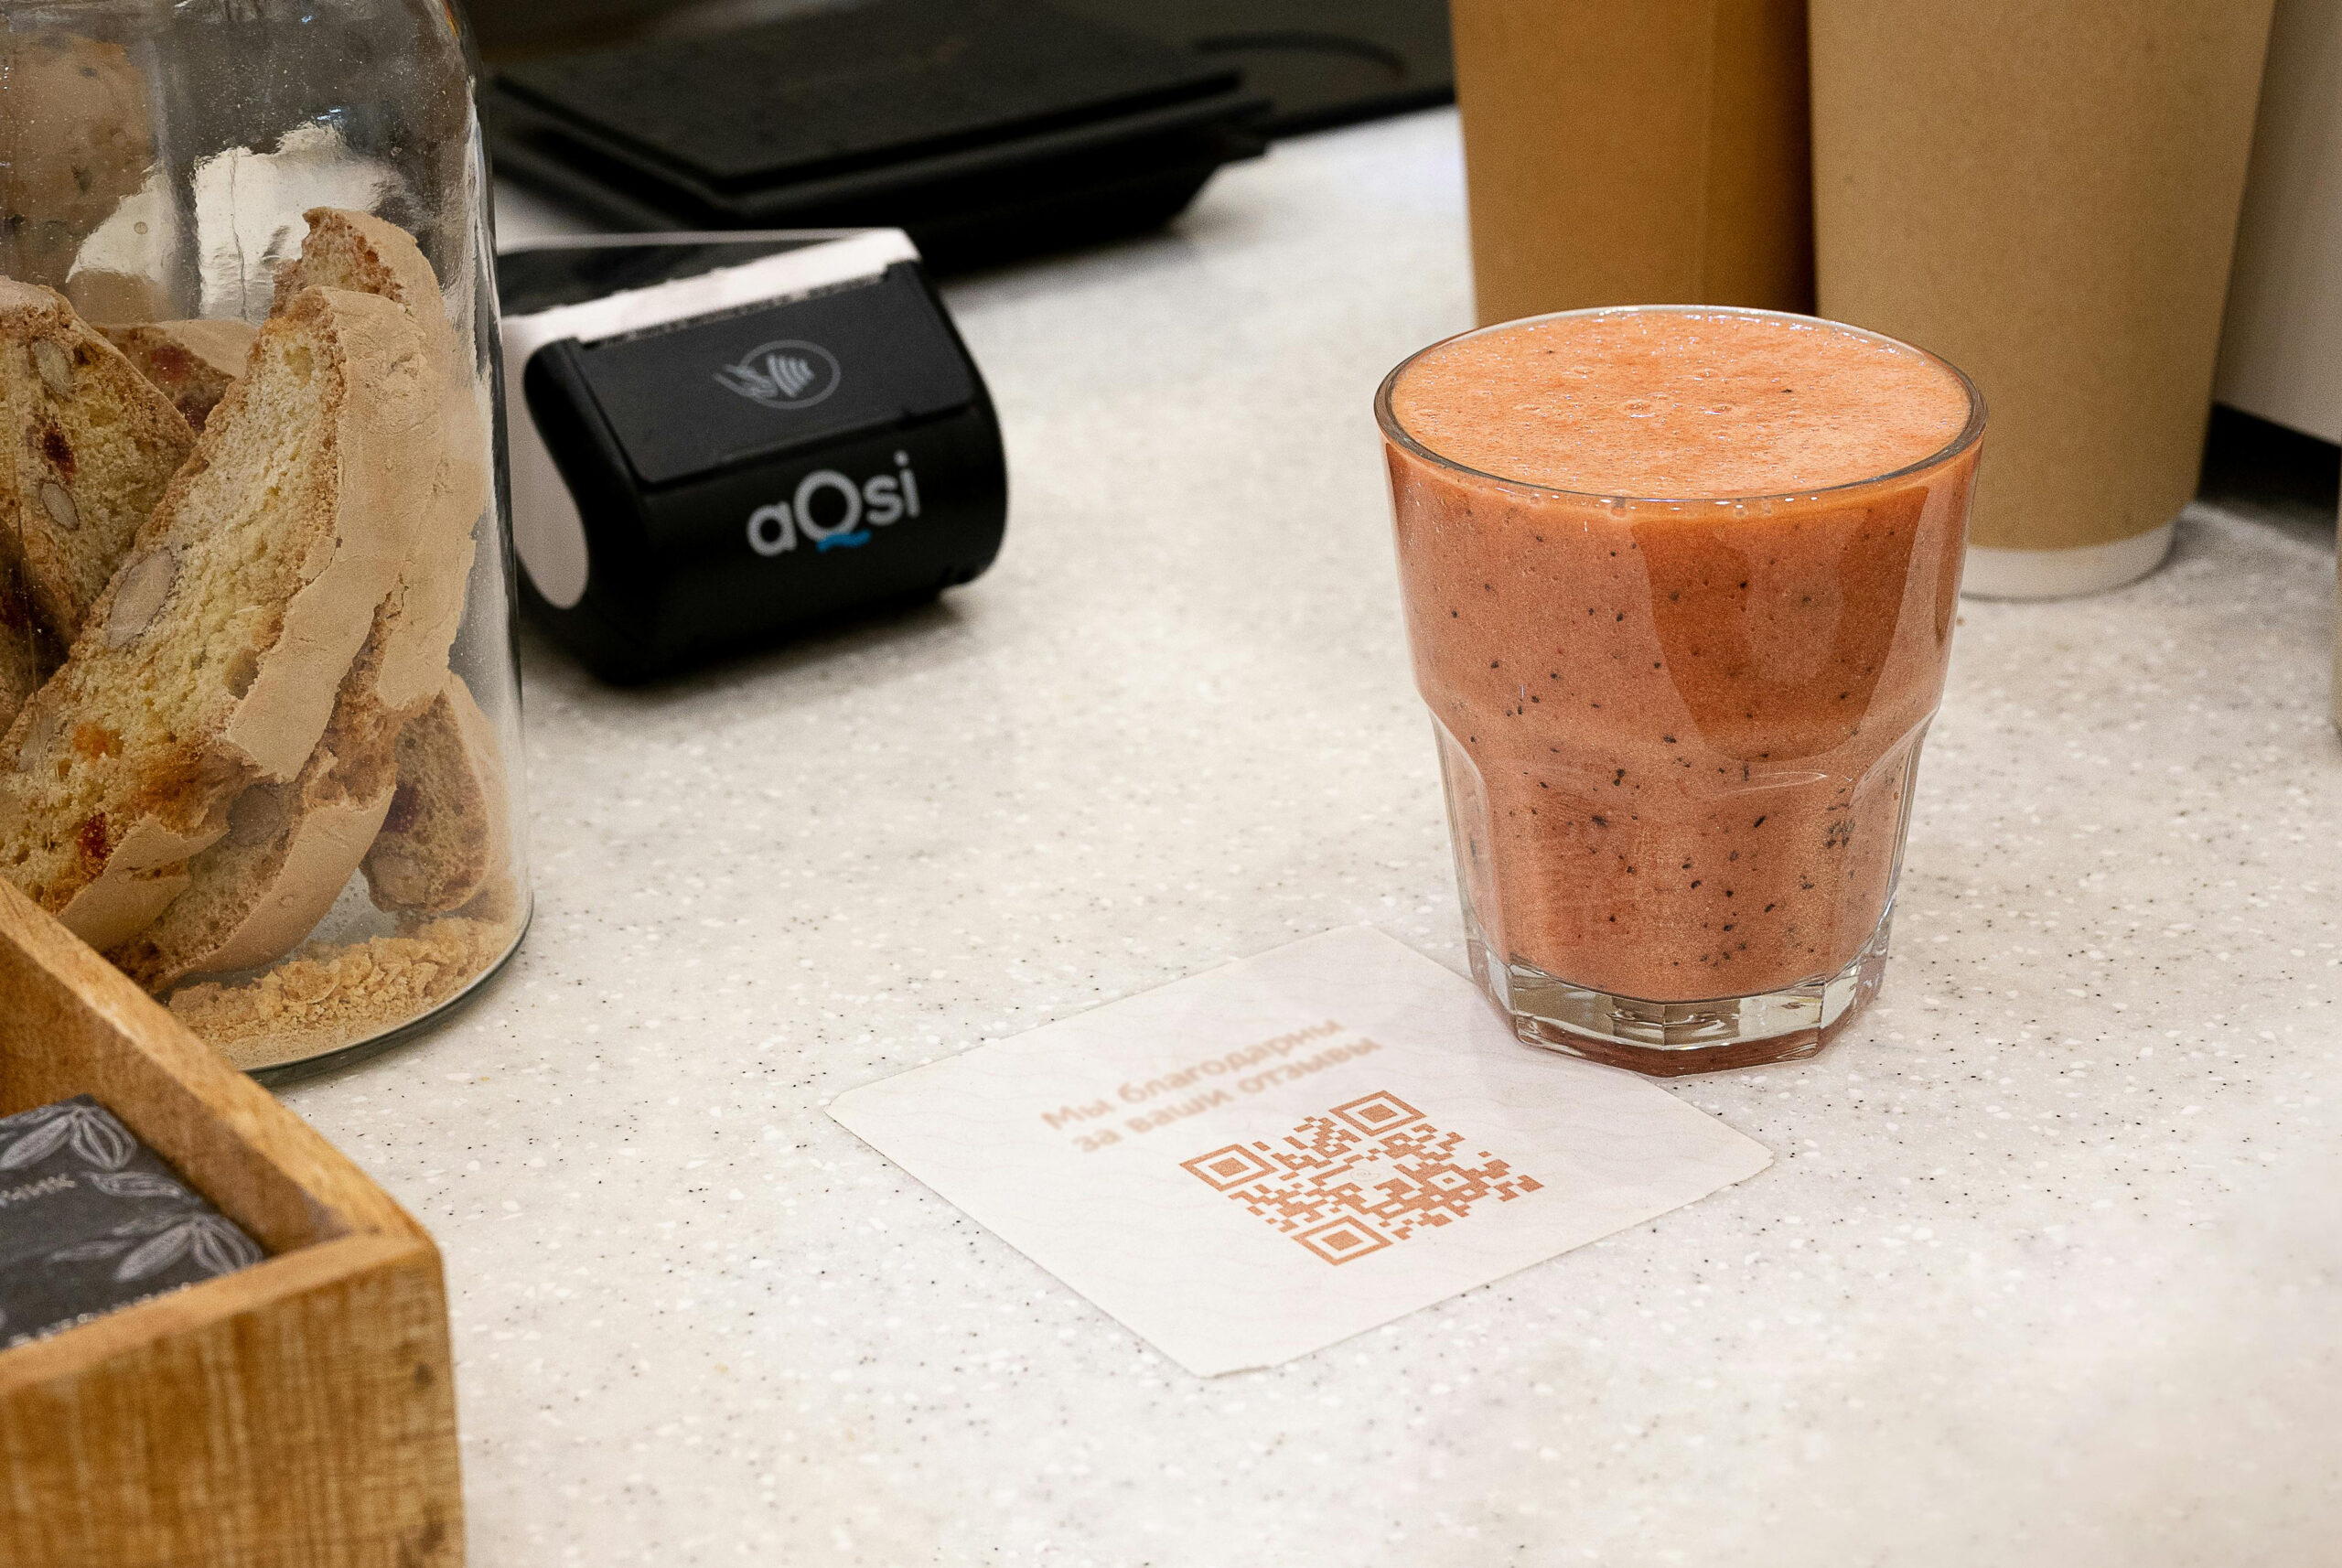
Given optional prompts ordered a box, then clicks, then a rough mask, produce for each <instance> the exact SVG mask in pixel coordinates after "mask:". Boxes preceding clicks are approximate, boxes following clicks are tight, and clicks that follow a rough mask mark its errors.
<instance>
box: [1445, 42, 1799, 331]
mask: <svg viewBox="0 0 2342 1568" xmlns="http://www.w3.org/2000/svg"><path fill="white" fill-rule="evenodd" d="M1805 4H1806V0H1452V5H1451V15H1452V17H1453V22H1454V27H1455V37H1456V102H1458V104H1459V105H1460V106H1461V108H1462V111H1463V116H1464V163H1465V170H1466V181H1467V183H1468V185H1469V188H1470V198H1471V213H1472V275H1473V282H1474V285H1475V289H1476V293H1477V304H1478V311H1479V317H1480V320H1481V322H1482V323H1483V324H1487V323H1489V322H1496V321H1509V320H1511V319H1512V318H1513V317H1520V316H1535V315H1541V314H1542V313H1544V312H1546V311H1551V310H1574V309H1578V308H1581V307H1584V306H1600V305H1653V304H1678V305H1751V306H1764V307H1767V308H1769V309H1774V310H1790V311H1808V310H1810V309H1811V308H1812V307H1813V244H1812V222H1811V216H1810V215H1811V210H1812V208H1811V178H1812V175H1811V160H1810V153H1809V146H1808V142H1807V138H1806V124H1807V118H1806V94H1805V61H1806V54H1805Z"/></svg>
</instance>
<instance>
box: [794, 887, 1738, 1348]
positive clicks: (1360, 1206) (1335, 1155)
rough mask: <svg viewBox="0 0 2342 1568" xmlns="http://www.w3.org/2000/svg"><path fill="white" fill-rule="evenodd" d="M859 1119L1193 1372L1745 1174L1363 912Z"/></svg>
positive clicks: (1042, 1036) (866, 1099) (1447, 1286)
mask: <svg viewBox="0 0 2342 1568" xmlns="http://www.w3.org/2000/svg"><path fill="white" fill-rule="evenodd" d="M830 1114H831V1115H833V1116H834V1117H835V1118H837V1120H838V1121H839V1122H843V1124H844V1125H845V1126H846V1127H847V1128H849V1129H850V1130H852V1131H853V1132H854V1133H855V1134H857V1135H858V1136H860V1137H862V1138H863V1139H865V1141H867V1142H868V1143H870V1144H872V1145H874V1146H875V1147H876V1148H877V1149H878V1150H880V1151H881V1152H882V1153H884V1154H885V1155H887V1156H888V1157H889V1158H891V1159H893V1160H895V1161H896V1162H897V1164H899V1165H902V1166H903V1168H904V1169H906V1170H908V1171H909V1172H910V1173H911V1174H912V1175H913V1176H917V1177H918V1178H919V1180H920V1181H922V1182H925V1183H926V1184H927V1185H928V1186H929V1187H933V1188H934V1189H935V1190H936V1191H937V1192H938V1193H940V1194H941V1195H942V1196H943V1197H946V1198H948V1199H950V1200H951V1202H953V1203H955V1204H957V1205H959V1207H960V1208H963V1209H965V1210H966V1211H967V1212H968V1213H969V1214H970V1215H972V1216H973V1217H974V1218H975V1219H977V1220H978V1221H979V1222H980V1223H982V1224H983V1225H984V1226H985V1227H986V1228H988V1229H989V1230H993V1231H994V1232H996V1233H997V1234H998V1235H1000V1236H1001V1237H1002V1238H1003V1239H1004V1240H1007V1241H1008V1242H1009V1243H1010V1244H1011V1245H1012V1246H1014V1247H1015V1248H1017V1249H1018V1250H1019V1251H1023V1252H1024V1253H1026V1255H1027V1256H1028V1257H1030V1258H1032V1259H1033V1260H1034V1261H1035V1262H1037V1263H1039V1264H1040V1265H1041V1266H1042V1267H1043V1268H1045V1269H1047V1270H1048V1271H1049V1272H1050V1273H1053V1274H1055V1275H1057V1277H1058V1278H1059V1279H1060V1280H1063V1281H1064V1282H1065V1283H1067V1284H1068V1285H1069V1286H1071V1287H1072V1288H1073V1289H1074V1290H1077V1291H1079V1292H1080V1293H1081V1294H1083V1295H1085V1296H1087V1297H1088V1298H1089V1299H1090V1300H1091V1301H1092V1302H1095V1303H1096V1304H1097V1305H1099V1306H1101V1307H1102V1308H1103V1309H1105V1310H1106V1311H1107V1312H1108V1313H1111V1314H1112V1316H1114V1317H1116V1318H1117V1319H1119V1320H1120V1321H1121V1322H1122V1323H1123V1324H1124V1325H1125V1326H1128V1327H1129V1328H1131V1329H1132V1330H1133V1332H1135V1333H1137V1334H1138V1335H1140V1336H1141V1337H1144V1338H1145V1339H1147V1340H1148V1341H1150V1342H1151V1343H1152V1344H1154V1345H1155V1348H1157V1349H1159V1350H1161V1351H1162V1352H1163V1353H1164V1354H1165V1355H1166V1356H1168V1357H1170V1358H1171V1359H1173V1360H1175V1361H1176V1362H1178V1363H1179V1364H1180V1365H1181V1366H1183V1367H1185V1368H1187V1369H1188V1370H1189V1371H1191V1372H1196V1373H1199V1374H1202V1375H1205V1376H1210V1375H1213V1374H1217V1373H1220V1372H1231V1371H1236V1370H1240V1369H1244V1368H1248V1367H1264V1366H1272V1365H1274V1364H1275V1363H1277V1362H1280V1361H1284V1360H1289V1359H1292V1358H1294V1357H1295V1356H1302V1355H1306V1354H1307V1353H1308V1352H1310V1351H1312V1350H1316V1349H1320V1348H1324V1347H1325V1346H1327V1345H1331V1344H1333V1343H1334V1342H1335V1341H1337V1340H1339V1339H1344V1338H1347V1337H1349V1336H1350V1335H1353V1334H1357V1333H1359V1332H1362V1331H1363V1330H1365V1329H1369V1328H1373V1327H1376V1326H1380V1325H1381V1324H1384V1323H1388V1322H1390V1321H1391V1319H1393V1318H1395V1317H1400V1316H1403V1315H1405V1314H1407V1313H1410V1312H1413V1311H1414V1310H1415V1309H1416V1308H1417V1307H1422V1306H1428V1305H1431V1304H1432V1303H1434V1302H1436V1301H1441V1300H1444V1299H1445V1298H1446V1297H1448V1296H1451V1295H1455V1294H1458V1293H1460V1292H1463V1291H1466V1290H1470V1289H1471V1288H1472V1287H1473V1286H1475V1285H1481V1284H1486V1283H1488V1282H1489V1281H1490V1280H1494V1279H1499V1278H1500V1277H1502V1276H1503V1275H1506V1274H1509V1273H1513V1272H1514V1271H1515V1270H1518V1269H1523V1268H1526V1267H1528V1266H1529V1265H1530V1264H1531V1263H1535V1262H1542V1261H1543V1260H1545V1259H1547V1258H1551V1257H1552V1256H1553V1255H1554V1254H1556V1253H1559V1252H1564V1251H1568V1250H1569V1249H1570V1248H1572V1247H1577V1246H1582V1245H1584V1244H1585V1243H1586V1242H1588V1241H1593V1240H1598V1239H1600V1238H1601V1237H1604V1236H1607V1235H1609V1234H1611V1233H1612V1232H1613V1231H1617V1230H1624V1229H1626V1228H1627V1227H1628V1226H1630V1225H1635V1224H1638V1223H1640V1222H1641V1221H1643V1220H1646V1219H1650V1218H1652V1217H1653V1216H1655V1215H1660V1214H1664V1213H1666V1212H1667V1211H1668V1210H1669V1209H1671V1208H1681V1206H1682V1205H1684V1204H1687V1203H1690V1202H1692V1201H1693V1200H1694V1199H1697V1198H1701V1197H1706V1196H1707V1195H1708V1194H1709V1193H1712V1192H1714V1191H1715V1190H1716V1189H1717V1188H1719V1187H1725V1186H1728V1185H1730V1184H1731V1183H1733V1182H1736V1181H1740V1180H1742V1179H1744V1178H1746V1177H1747V1176H1754V1175H1755V1174H1756V1172H1758V1171H1760V1170H1763V1169H1764V1168H1765V1167H1766V1166H1767V1165H1769V1164H1771V1163H1772V1156H1771V1155H1769V1154H1767V1152H1766V1151H1765V1149H1764V1148H1763V1146H1762V1145H1760V1144H1756V1143H1755V1142H1753V1141H1752V1140H1750V1139H1748V1138H1746V1137H1744V1136H1743V1135H1742V1134H1740V1133H1736V1132H1735V1131H1733V1130H1732V1129H1731V1128H1729V1127H1727V1126H1725V1125H1724V1123H1723V1122H1718V1121H1716V1120H1715V1119H1714V1117H1712V1116H1709V1115H1707V1114H1706V1113H1704V1112H1701V1111H1698V1110H1696V1109H1694V1108H1693V1107H1692V1106H1689V1105H1686V1104H1684V1103H1683V1102H1682V1101H1680V1100H1678V1099H1676V1098H1675V1097H1674V1096H1673V1095H1671V1094H1670V1093H1668V1092H1667V1091H1666V1090H1663V1089H1660V1088H1659V1087H1658V1086H1657V1085H1655V1084H1652V1083H1650V1082H1648V1081H1646V1080H1645V1079H1639V1078H1637V1077H1636V1076H1634V1075H1633V1074H1632V1073H1628V1072H1622V1071H1619V1070H1617V1069H1612V1068H1605V1067H1597V1066H1595V1065H1594V1064H1592V1063H1590V1062H1583V1061H1579V1060H1576V1059H1575V1058H1570V1057H1565V1056H1561V1055H1558V1054H1556V1053H1553V1052H1551V1051H1544V1050H1539V1049H1536V1048H1534V1047H1528V1046H1524V1045H1522V1044H1521V1043H1520V1041H1518V1040H1516V1039H1514V1038H1513V1036H1512V1035H1511V1032H1510V1031H1509V1029H1507V1028H1506V1026H1505V1025H1504V1022H1503V1020H1502V1019H1501V1018H1499V1016H1498V1015H1497V1014H1496V1013H1495V1011H1494V1010H1493V1009H1491V1008H1490V1007H1489V1006H1488V1002H1487V1001H1486V999H1484V998H1483V997H1482V996H1481V995H1480V993H1479V992H1478V991H1477V989H1475V988H1474V987H1473V985H1472V983H1470V982H1469V981H1467V980H1466V979H1464V978H1463V977H1461V976H1460V975H1457V974H1456V973H1454V972H1451V971H1449V970H1447V969H1445V968H1443V967H1442V966H1441V965H1439V964H1437V963H1434V961H1431V960H1430V959H1427V958H1425V957H1423V955H1422V954H1420V953H1418V952H1416V951H1414V950H1413V949H1411V948H1408V947H1405V946H1403V945H1402V944H1401V943H1399V942H1397V941H1394V940H1391V938H1389V937H1386V936H1384V935H1382V934H1381V933H1380V932H1379V931H1376V930H1373V929H1370V928H1367V927H1363V926H1357V927H1351V928H1348V929H1343V930H1338V931H1328V932H1327V933H1326V934H1325V935H1323V936H1317V937H1311V938H1308V939H1306V940H1303V941H1298V942H1295V943H1293V944H1292V945H1290V946H1288V947H1283V948H1279V949H1277V950H1274V951H1273V952H1267V953H1263V954H1262V955H1261V956H1260V957H1258V958H1252V959H1246V960H1244V961H1241V962H1238V963H1231V964H1228V965H1226V966H1224V967H1222V968H1219V969H1215V970H1212V971H1209V972H1207V973H1204V974H1199V975H1196V976H1194V977H1193V978H1191V979H1187V980H1182V981H1178V982H1176V983H1173V984H1170V985H1166V986H1164V987H1163V988H1162V989H1161V990H1158V991H1150V992H1147V993H1144V995H1139V996H1133V997H1131V998H1129V999H1127V1000H1125V1001H1122V1002H1117V1003H1113V1004H1111V1005H1108V1006H1104V1007H1101V1008H1098V1009H1097V1010H1096V1011H1094V1012H1090V1013H1086V1014H1083V1015H1081V1016H1080V1017H1077V1018H1069V1019H1066V1020H1064V1021H1063V1022H1061V1023H1057V1024H1051V1025H1048V1026H1046V1027H1043V1028H1039V1029H1036V1030H1034V1031H1032V1032H1031V1033H1030V1034H1026V1035H1020V1036H1017V1037H1016V1038H1015V1039H1012V1040H1005V1041H1003V1042H1001V1043H1000V1044H997V1045H992V1046H986V1047H982V1048H980V1049H977V1050H972V1051H969V1052H967V1053H965V1054H964V1055H962V1056H957V1057H953V1058H950V1059H949V1060H946V1061H940V1062H935V1063H932V1064H930V1065H929V1066H927V1067H923V1068H917V1069H913V1070H911V1071H909V1072H907V1073H904V1074H902V1075H900V1076H899V1077H896V1078H890V1079H886V1080H884V1081H882V1082H879V1083H874V1084H869V1085H866V1086H865V1087H864V1088H861V1089H856V1090H851V1091H849V1092H848V1093H845V1094H843V1095H841V1096H840V1097H839V1098H838V1099H837V1100H836V1101H834V1102H833V1104H832V1105H831V1107H830Z"/></svg>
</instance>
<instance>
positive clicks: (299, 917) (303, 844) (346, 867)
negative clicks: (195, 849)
mask: <svg viewBox="0 0 2342 1568" xmlns="http://www.w3.org/2000/svg"><path fill="white" fill-rule="evenodd" d="M395 616H396V612H395V611H394V610H393V609H392V607H391V604H390V601H388V600H385V601H384V602H383V604H382V605H381V607H379V608H378V609H376V610H375V612H374V626H373V629H372V630H371V631H370V632H369V633H368V634H367V638H366V642H365V646H363V647H362V648H360V650H358V657H357V658H356V659H355V660H352V661H351V663H350V666H349V672H348V673H347V674H345V675H344V676H343V677H342V679H341V691H340V693H339V695H338V697H337V698H336V699H335V702H334V709H333V718H332V719H331V721H329V722H328V724H327V725H326V733H325V736H324V737H323V738H322V739H320V740H319V741H318V742H317V750H316V751H315V752H313V753H312V754H311V755H310V757H309V761H308V764H307V766H306V767H305V768H302V769H301V771H300V773H299V775H298V776H296V777H295V778H294V779H291V780H290V781H288V782H285V783H282V784H275V783H266V782H263V783H257V784H252V785H248V786H246V787H245V789H243V791H242V793H241V794H239V795H238V796H237V797H236V799H235V800H234V802H233V803H232V804H231V805H230V806H229V808H228V831H227V833H226V834H225V835H224V836H223V837H222V838H220V841H219V842H218V843H214V844H212V845H210V846H209V848H206V849H204V850H203V851H201V852H200V853H199V854H197V855H196V856H195V857H194V858H193V859H192V860H190V861H189V862H188V886H187V888H186V890H185V891H184V892H182V893H180V895H179V896H178V897H177V898H175V899H173V900H172V901H171V905H170V908H167V909H165V910H164V911H163V913H162V915H161V916H160V918H157V919H156V921H155V922H154V923H153V924H152V925H150V926H148V927H147V928H146V929H145V930H144V931H141V932H140V933H139V934H138V935H137V936H135V937H134V938H133V939H131V940H130V941H129V942H127V943H125V944H124V946H122V947H119V948H116V949H114V950H113V951H111V952H109V953H107V954H106V956H107V957H108V958H110V959H112V960H113V962H114V964H115V966H116V967H117V968H119V969H120V970H121V971H122V972H124V974H127V975H129V976H130V978H131V979H133V980H134V981H136V982H138V983H140V984H141V985H144V986H145V987H146V988H147V989H148V990H150V991H154V992H157V993H160V992H164V991H167V990H168V989H169V988H170V987H171V986H173V985H175V984H177V983H178V982H179V981H180V980H182V979H184V978H185V977H186V976H188V975H189V974H195V973H205V974H219V973H225V972H230V971H232V970H240V969H252V968H255V967H257V966H258V965H261V964H263V963H267V962H270V961H273V960H275V959H279V958H282V957H284V956H285V954H286V953H288V952H291V951H292V950H294V949H295V948H296V947H298V946H300V945H301V943H302V942H304V941H306V940H307V939H308V936H309V933H310V932H311V931H312V930H314V929H317V922H318V921H320V920H322V919H324V918H325V917H326V912H327V911H328V910H329V909H331V908H333V902H334V899H335V898H336V897H338V896H339V894H340V892H341V890H342V888H343V887H344V886H347V885H348V883H349V878H350V875H351V873H353V872H355V871H356V870H357V869H358V863H359V862H360V860H361V859H362V858H363V857H364V856H365V854H366V849H367V846H368V845H369V844H371V843H373V842H374V835H375V833H376V832H378V831H379V830H380V829H381V825H382V818H383V817H384V816H385V815H386V814H387V813H388V812H389V811H390V808H391V797H392V792H393V790H394V789H395V788H396V786H397V783H398V767H397V762H396V757H395V752H394V749H393V748H394V746H396V744H397V741H398V735H399V727H400V726H399V720H398V718H397V717H396V716H395V715H394V714H391V713H390V712H389V711H388V710H386V709H385V708H384V707H383V706H382V704H381V703H380V702H378V701H376V700H375V696H374V686H375V682H376V680H377V679H378V678H379V676H380V673H381V659H382V650H383V648H384V647H385V646H386V645H387V644H388V642H389V641H390V633H391V628H392V623H393V621H394V619H395Z"/></svg>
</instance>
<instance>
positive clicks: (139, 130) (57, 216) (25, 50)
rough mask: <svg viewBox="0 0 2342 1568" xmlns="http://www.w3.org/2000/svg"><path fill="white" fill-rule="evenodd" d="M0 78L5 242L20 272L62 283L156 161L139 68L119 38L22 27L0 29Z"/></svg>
mask: <svg viewBox="0 0 2342 1568" xmlns="http://www.w3.org/2000/svg"><path fill="white" fill-rule="evenodd" d="M68 14H69V15H70V13H68ZM34 15H35V16H37V15H38V13H34ZM30 20H31V18H30V17H27V23H29V22H30ZM13 21H14V18H13V17H12V22H13ZM19 25H25V24H19ZM0 83H5V91H0V146H5V147H6V148H7V149H8V160H7V170H8V179H7V209H8V214H9V226H10V234H9V240H10V242H11V244H10V248H11V250H12V251H13V252H15V255H16V266H17V267H18V268H19V269H20V270H21V271H22V272H23V273H24V274H26V275H27V276H29V277H32V278H34V279H37V280H38V281H41V282H48V283H58V284H62V283H63V282H64V281H65V279H66V276H67V274H70V272H71V271H72V270H73V263H74V261H75V259H76V257H77V256H78V254H79V252H80V251H81V242H82V241H84V240H86V239H88V238H89V237H90V235H91V233H93V232H94V231H96V230H97V228H98V226H99V225H100V224H102V223H103V222H104V221H105V220H107V219H108V218H111V217H112V216H113V213H114V209H116V208H118V207H120V206H121V205H122V200H123V198H124V197H126V196H129V195H130V194H132V193H133V192H134V191H136V190H137V189H139V188H141V187H142V186H144V185H145V183H146V179H147V176H148V174H149V172H150V171H151V169H152V167H153V166H154V162H155V125H154V115H153V113H151V111H150V110H149V108H148V103H147V91H146V78H145V72H144V71H142V70H140V69H139V65H138V62H137V61H136V60H135V59H132V58H131V54H130V51H129V50H127V49H125V48H123V47H122V46H121V45H120V44H110V43H105V42H102V41H101V40H100V39H97V38H84V37H82V36H81V35H80V34H78V33H68V32H63V31H60V30H57V29H47V30H42V31H38V32H34V31H29V30H28V31H25V32H12V33H7V34H0Z"/></svg>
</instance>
